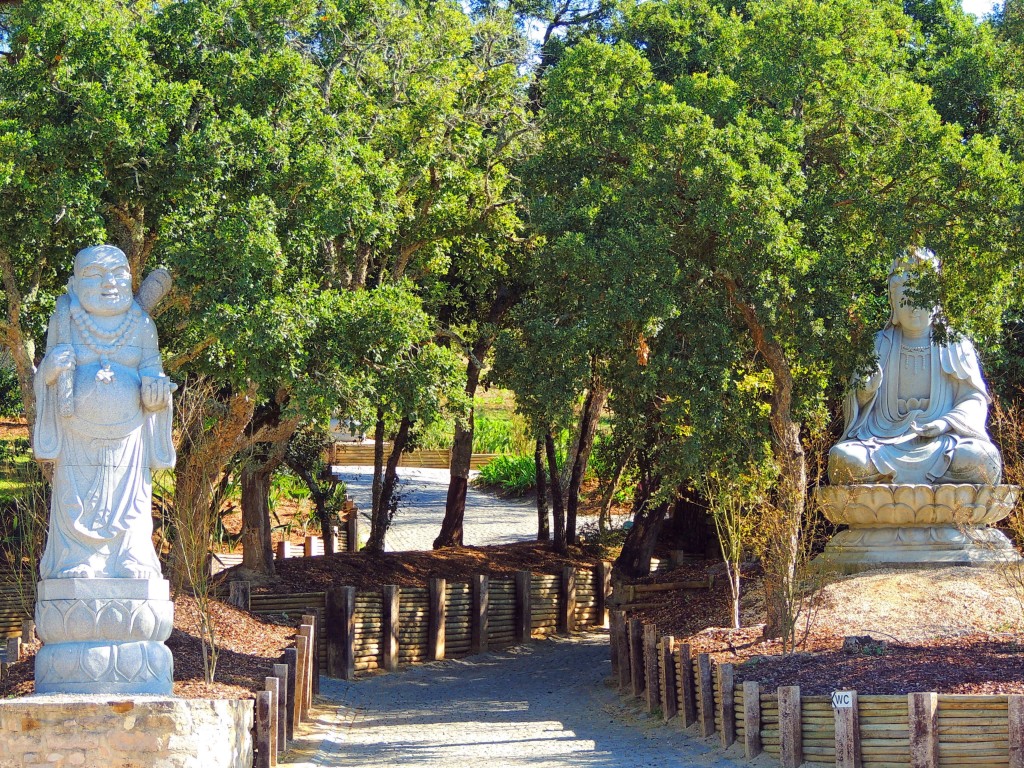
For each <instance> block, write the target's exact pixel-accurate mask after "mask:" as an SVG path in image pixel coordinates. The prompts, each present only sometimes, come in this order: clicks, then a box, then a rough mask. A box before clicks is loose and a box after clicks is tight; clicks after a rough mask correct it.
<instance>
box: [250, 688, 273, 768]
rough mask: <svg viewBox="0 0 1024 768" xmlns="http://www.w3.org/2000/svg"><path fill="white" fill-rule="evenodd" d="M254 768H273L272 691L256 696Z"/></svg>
mask: <svg viewBox="0 0 1024 768" xmlns="http://www.w3.org/2000/svg"><path fill="white" fill-rule="evenodd" d="M254 768H271V761H270V691H260V692H259V693H257V694H256V761H255V763H254Z"/></svg>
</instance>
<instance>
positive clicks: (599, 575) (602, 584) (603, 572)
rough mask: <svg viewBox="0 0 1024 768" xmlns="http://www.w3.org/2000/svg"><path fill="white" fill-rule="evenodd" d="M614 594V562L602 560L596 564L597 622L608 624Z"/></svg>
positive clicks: (595, 595) (603, 625) (595, 596)
mask: <svg viewBox="0 0 1024 768" xmlns="http://www.w3.org/2000/svg"><path fill="white" fill-rule="evenodd" d="M611 596H612V564H611V563H609V562H606V561H604V560H602V561H601V562H599V563H598V564H597V565H595V566H594V598H595V601H596V602H597V624H598V626H600V627H607V626H608V603H609V598H610V597H611Z"/></svg>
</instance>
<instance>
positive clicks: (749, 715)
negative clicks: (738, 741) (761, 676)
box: [743, 680, 762, 760]
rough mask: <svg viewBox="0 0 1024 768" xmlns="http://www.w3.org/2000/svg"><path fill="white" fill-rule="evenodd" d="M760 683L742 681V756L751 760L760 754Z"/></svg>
mask: <svg viewBox="0 0 1024 768" xmlns="http://www.w3.org/2000/svg"><path fill="white" fill-rule="evenodd" d="M761 750H762V747H761V684H760V683H758V682H757V681H756V680H745V681H744V682H743V756H744V757H746V758H747V760H753V759H754V758H755V757H757V756H758V755H760V754H761Z"/></svg>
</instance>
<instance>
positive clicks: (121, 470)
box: [34, 296, 175, 579]
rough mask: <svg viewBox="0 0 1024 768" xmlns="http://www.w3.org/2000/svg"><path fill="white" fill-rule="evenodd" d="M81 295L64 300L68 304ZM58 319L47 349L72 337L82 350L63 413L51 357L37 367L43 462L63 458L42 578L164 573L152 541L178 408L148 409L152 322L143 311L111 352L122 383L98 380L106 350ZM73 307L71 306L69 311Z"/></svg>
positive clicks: (153, 366) (38, 445) (153, 369)
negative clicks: (61, 331) (156, 473)
mask: <svg viewBox="0 0 1024 768" xmlns="http://www.w3.org/2000/svg"><path fill="white" fill-rule="evenodd" d="M69 300H70V301H71V302H75V301H76V300H75V299H74V298H73V297H70V299H69V297H67V296H62V297H61V301H69ZM61 309H62V308H61V307H58V310H57V312H55V313H54V318H51V320H50V329H49V334H48V337H47V354H49V353H50V352H51V351H52V350H53V349H54V347H55V346H56V345H58V344H61V343H68V342H70V343H71V344H72V346H73V347H74V350H75V356H76V360H77V362H76V366H75V369H74V384H73V395H74V397H73V402H74V413H73V414H71V415H67V416H65V415H61V413H60V409H59V404H58V386H57V385H56V384H47V382H46V378H47V377H46V375H44V374H45V373H46V372H47V371H46V365H47V360H46V359H45V358H44V360H43V362H42V363H41V364H40V370H39V371H38V372H37V373H36V376H35V381H34V388H35V394H36V400H37V407H38V414H37V421H36V427H35V446H34V447H35V453H36V456H37V458H39V459H43V460H51V461H53V462H54V475H53V497H52V499H51V504H50V529H49V536H48V539H47V543H46V549H45V551H44V553H43V558H42V561H41V563H40V575H41V577H42V578H43V579H55V578H68V577H75V576H78V577H83V576H84V577H106V578H110V577H114V578H123V577H128V578H154V579H156V578H160V563H159V561H158V559H157V555H156V551H155V550H154V547H153V542H152V534H153V520H152V498H153V492H152V479H151V470H152V469H166V468H171V467H173V466H174V461H175V452H174V446H173V443H172V440H171V406H170V405H168V406H167V407H165V408H163V409H161V410H157V411H147V410H146V409H145V408H144V407H143V405H142V399H141V383H142V376H160V375H162V366H161V362H160V353H159V349H158V346H157V334H156V328H155V326H154V324H153V321H152V320H151V319H150V317H149V316H148V315H146V313H145V312H143V311H142V310H141V309H140V308H139V307H138V305H137V304H133V306H132V309H131V310H130V311H132V312H138V313H139V316H138V318H137V322H136V323H135V326H134V330H133V331H132V332H131V333H132V335H131V337H130V338H129V339H127V343H126V344H124V346H123V347H122V348H121V349H119V350H117V351H116V352H114V353H112V354H110V355H108V356H107V362H108V363H109V367H110V371H112V372H113V379H112V380H110V381H103V380H100V379H98V378H97V373H98V372H99V371H100V368H101V367H102V366H101V362H100V356H99V355H98V354H97V353H96V352H95V351H94V350H92V349H90V348H89V347H88V346H87V345H86V344H85V343H84V341H83V339H82V338H81V333H80V332H79V331H78V329H75V328H73V329H72V330H71V338H70V340H65V339H60V340H58V339H57V336H58V331H57V328H58V326H59V325H60V323H59V322H58V320H57V318H56V316H57V314H58V312H60V311H61ZM63 309H64V310H65V311H66V307H65V308H63Z"/></svg>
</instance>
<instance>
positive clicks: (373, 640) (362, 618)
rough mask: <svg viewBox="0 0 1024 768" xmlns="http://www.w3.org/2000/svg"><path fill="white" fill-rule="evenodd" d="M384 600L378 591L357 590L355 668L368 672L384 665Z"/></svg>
mask: <svg viewBox="0 0 1024 768" xmlns="http://www.w3.org/2000/svg"><path fill="white" fill-rule="evenodd" d="M383 619H384V600H383V598H382V596H381V593H380V592H378V591H372V592H370V591H367V592H356V620H355V625H356V633H355V641H354V642H353V646H354V648H355V669H356V671H357V672H368V671H371V670H374V669H380V668H382V667H383V664H384V660H383V658H382V652H383V647H382V646H383V643H382V634H383V631H384V621H383Z"/></svg>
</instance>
